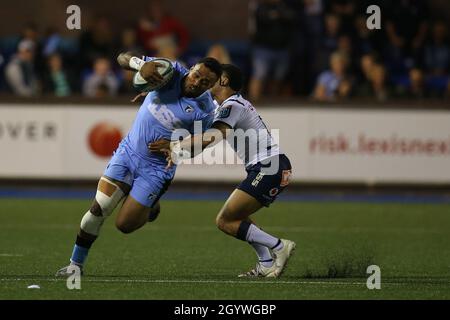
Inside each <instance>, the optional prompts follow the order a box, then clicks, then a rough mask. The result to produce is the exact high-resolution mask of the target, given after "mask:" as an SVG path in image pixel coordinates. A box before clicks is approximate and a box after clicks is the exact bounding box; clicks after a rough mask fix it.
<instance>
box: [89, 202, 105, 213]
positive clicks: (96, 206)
mask: <svg viewBox="0 0 450 320" xmlns="http://www.w3.org/2000/svg"><path fill="white" fill-rule="evenodd" d="M89 211H90V212H91V213H92V214H93V215H94V216H96V217H101V216H102V215H103V214H102V208H101V207H100V205H99V204H98V202H97V200H96V199H94V201H93V202H92V205H91V208H90V209H89Z"/></svg>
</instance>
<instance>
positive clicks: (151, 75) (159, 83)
mask: <svg viewBox="0 0 450 320" xmlns="http://www.w3.org/2000/svg"><path fill="white" fill-rule="evenodd" d="M174 71H175V69H174V68H173V66H172V63H171V62H170V60H167V59H163V58H156V59H154V60H152V61H150V62H147V63H145V64H144V65H143V66H142V68H141V70H140V71H139V72H137V73H136V75H135V77H134V79H133V85H134V87H135V88H136V89H137V90H139V91H140V92H149V91H154V90H158V89H160V88H162V87H164V86H165V85H166V84H167V83H168V82H169V81H170V80H171V79H172V77H173V74H174Z"/></svg>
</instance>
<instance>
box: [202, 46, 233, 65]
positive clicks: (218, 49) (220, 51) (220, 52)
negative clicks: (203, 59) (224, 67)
mask: <svg viewBox="0 0 450 320" xmlns="http://www.w3.org/2000/svg"><path fill="white" fill-rule="evenodd" d="M206 56H207V57H211V58H214V59H216V60H217V61H219V62H220V63H225V64H229V63H231V58H230V54H229V53H228V50H227V48H225V46H223V45H222V44H218V43H217V44H213V45H212V46H211V47H210V48H209V49H208V52H207V53H206Z"/></svg>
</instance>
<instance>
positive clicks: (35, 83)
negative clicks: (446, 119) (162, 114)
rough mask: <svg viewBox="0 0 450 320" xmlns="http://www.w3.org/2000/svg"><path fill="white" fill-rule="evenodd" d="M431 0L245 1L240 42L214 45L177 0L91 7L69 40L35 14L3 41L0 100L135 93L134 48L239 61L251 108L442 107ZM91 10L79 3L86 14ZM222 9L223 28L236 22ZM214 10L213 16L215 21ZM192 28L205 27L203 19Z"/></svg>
mask: <svg viewBox="0 0 450 320" xmlns="http://www.w3.org/2000/svg"><path fill="white" fill-rule="evenodd" d="M44 2H45V3H48V2H49V1H43V3H44ZM175 2H176V1H175ZM196 2H197V4H198V2H199V1H196ZM434 2H436V3H438V4H440V5H441V6H437V5H433V3H434ZM434 2H433V1H423V0H397V1H387V0H386V1H382V0H361V1H356V0H251V1H244V0H243V1H242V3H245V8H246V20H247V21H246V25H245V30H246V31H245V32H246V34H245V35H244V37H243V38H242V37H239V38H236V39H233V38H228V37H224V38H223V39H212V40H211V39H210V38H208V37H206V36H205V38H202V32H201V31H200V32H198V30H197V31H196V32H195V36H193V35H192V32H191V28H192V24H190V23H186V22H185V21H186V19H183V13H182V12H180V10H174V6H173V4H174V1H171V2H169V3H168V2H167V1H163V0H143V1H140V2H139V3H140V4H139V10H138V14H135V16H133V15H129V16H128V17H127V21H129V22H128V23H118V22H116V21H115V20H114V18H113V17H111V16H110V15H108V14H107V13H104V12H102V11H101V10H98V8H96V12H95V13H92V12H90V16H91V19H89V21H86V20H87V19H84V18H83V17H84V16H82V22H83V25H82V29H81V30H80V31H79V32H76V33H74V34H68V32H67V30H64V29H65V24H64V25H54V26H49V25H47V24H45V23H43V21H42V20H34V19H33V15H30V16H27V17H26V18H27V20H28V22H27V23H24V24H23V25H22V26H21V30H20V29H18V30H17V32H16V33H11V32H9V33H8V34H6V35H5V34H0V94H14V95H17V96H22V97H36V96H57V97H70V96H74V95H83V96H86V97H95V98H102V97H108V96H118V95H132V94H134V89H133V88H132V86H131V81H132V73H131V72H128V71H123V70H120V69H119V68H118V65H117V63H116V60H115V58H116V56H117V55H118V53H120V52H123V51H133V52H135V53H136V54H138V55H144V54H145V55H150V56H159V57H165V58H169V59H172V60H179V61H181V62H182V63H184V64H185V65H186V66H187V67H190V66H191V65H193V64H194V63H195V61H196V60H198V59H199V58H201V57H203V56H212V57H215V58H217V59H218V60H219V61H221V62H222V63H230V62H232V63H235V64H237V65H238V66H240V67H241V68H242V69H243V71H244V72H245V75H246V88H245V93H246V94H247V95H248V96H249V98H250V99H252V100H254V101H258V100H261V99H265V98H267V97H292V98H296V97H304V98H305V97H306V98H309V99H313V100H317V101H340V100H352V99H357V98H368V99H372V100H373V101H381V102H383V101H390V100H393V99H438V100H442V101H446V100H448V99H449V98H450V77H449V71H450V41H449V21H450V19H449V16H450V12H449V10H450V6H449V5H448V4H447V5H446V4H444V5H442V1H441V2H440V1H438V0H436V1H434ZM74 3H76V1H74ZM372 4H376V5H378V6H379V7H380V8H381V20H382V22H381V30H376V29H375V30H369V29H368V28H367V26H366V20H367V18H368V16H369V14H367V13H366V9H367V7H368V6H369V5H372ZM192 5H193V6H194V5H195V3H193V4H192ZM86 6H88V4H86ZM86 6H83V5H82V4H81V5H80V7H81V9H82V14H83V10H86V9H85V7H86ZM235 8H239V7H235ZM442 8H444V9H442ZM196 10H207V8H202V7H201V6H200V7H199V8H196ZM192 12H195V11H192ZM123 14H124V15H126V14H127V5H126V4H124V5H123ZM229 14H230V18H229V20H228V21H224V22H223V23H222V27H223V29H224V30H226V29H227V28H232V27H233V26H232V25H233V24H235V23H236V20H233V19H232V15H233V12H230V13H229ZM215 15H216V13H215V12H210V19H211V21H212V20H214V19H215ZM62 16H63V17H66V16H65V15H64V13H63V14H62ZM203 20H204V19H203ZM239 21H241V20H239ZM199 23H202V24H203V26H208V21H199ZM204 29H205V34H206V32H207V30H206V29H207V27H206V28H204Z"/></svg>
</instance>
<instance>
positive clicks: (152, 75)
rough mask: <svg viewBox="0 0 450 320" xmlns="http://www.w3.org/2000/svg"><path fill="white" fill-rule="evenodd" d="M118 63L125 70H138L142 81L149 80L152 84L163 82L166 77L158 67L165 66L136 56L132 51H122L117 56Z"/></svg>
mask: <svg viewBox="0 0 450 320" xmlns="http://www.w3.org/2000/svg"><path fill="white" fill-rule="evenodd" d="M117 63H118V64H119V65H120V67H121V68H123V69H125V70H131V71H137V72H139V75H140V76H141V77H142V81H146V82H149V83H150V84H152V85H157V84H159V83H161V82H162V81H163V80H164V78H163V77H162V76H161V74H160V73H159V72H158V67H163V65H162V64H160V63H158V62H153V61H148V62H145V61H144V60H142V59H140V58H138V57H136V56H134V55H133V53H132V52H122V53H121V54H119V55H118V56H117Z"/></svg>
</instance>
